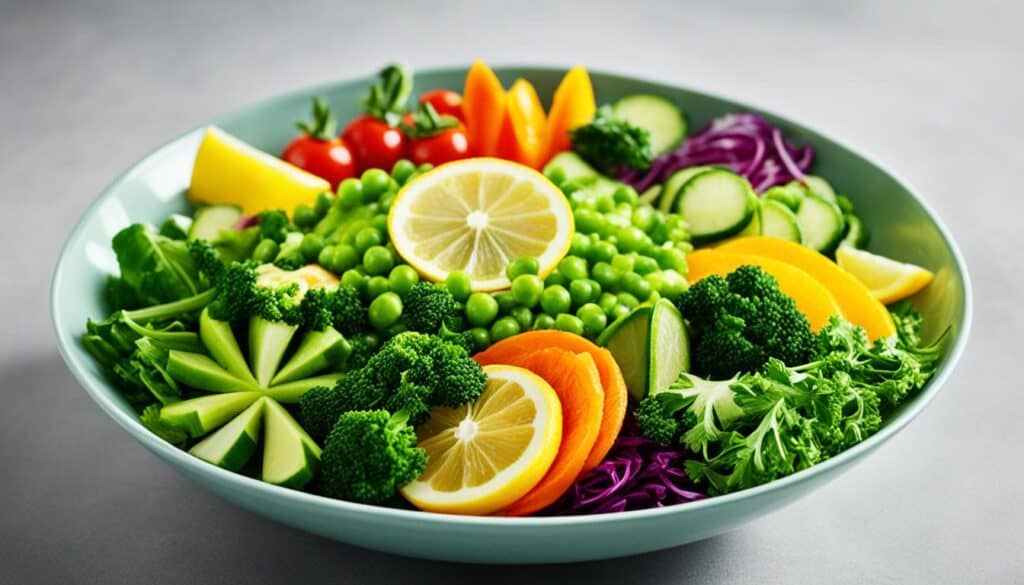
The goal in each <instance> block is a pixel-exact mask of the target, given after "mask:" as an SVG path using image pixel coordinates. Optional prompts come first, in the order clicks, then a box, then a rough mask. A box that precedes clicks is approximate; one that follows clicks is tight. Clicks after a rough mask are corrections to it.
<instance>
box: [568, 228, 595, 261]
mask: <svg viewBox="0 0 1024 585" xmlns="http://www.w3.org/2000/svg"><path fill="white" fill-rule="evenodd" d="M590 247H591V243H590V238H589V237H587V236H586V235H585V234H581V233H579V232H576V233H574V234H573V235H572V244H571V245H570V248H569V253H570V254H572V255H573V256H580V257H581V258H589V257H590Z"/></svg>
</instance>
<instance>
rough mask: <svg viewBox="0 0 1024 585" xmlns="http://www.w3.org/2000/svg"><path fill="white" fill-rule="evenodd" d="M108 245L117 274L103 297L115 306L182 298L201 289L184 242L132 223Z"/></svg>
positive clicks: (119, 307) (128, 306) (146, 226)
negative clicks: (115, 261)
mask: <svg viewBox="0 0 1024 585" xmlns="http://www.w3.org/2000/svg"><path fill="white" fill-rule="evenodd" d="M112 247H113V249H114V253H115V254H116V255H117V263H118V266H119V267H120V271H121V275H120V277H117V278H114V279H113V280H111V281H110V282H108V285H107V300H108V302H110V304H111V305H112V306H113V307H114V308H116V309H125V308H136V307H140V306H148V305H156V304H160V303H165V302H168V301H174V300H178V299H183V298H185V297H189V296H192V295H194V294H196V293H198V292H200V290H201V289H200V287H199V283H198V282H197V279H196V273H195V267H194V266H193V263H192V257H191V255H189V252H188V245H187V244H186V243H185V242H184V241H181V240H174V239H171V238H168V237H165V236H161V235H160V234H158V233H156V232H155V231H154V230H153V228H152V227H150V226H148V225H146V224H141V223H136V224H132V225H130V226H128V227H126V228H125V229H123V230H121V231H120V232H118V233H117V234H116V235H115V236H114V239H113V242H112ZM129 302H130V303H131V304H130V305H126V304H125V303H129Z"/></svg>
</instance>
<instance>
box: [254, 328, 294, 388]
mask: <svg viewBox="0 0 1024 585" xmlns="http://www.w3.org/2000/svg"><path fill="white" fill-rule="evenodd" d="M297 329H298V327H296V326H295V325H289V324H287V323H282V322H278V321H268V320H266V319H264V318H262V317H251V318H250V319H249V362H250V363H249V365H250V366H251V367H252V372H253V374H255V375H256V383H257V384H259V386H260V388H266V387H267V386H269V385H270V380H271V379H272V378H273V377H274V372H276V371H277V367H278V366H279V365H281V358H283V357H284V352H286V351H288V344H289V343H291V341H292V336H294V335H295V331H296V330H297Z"/></svg>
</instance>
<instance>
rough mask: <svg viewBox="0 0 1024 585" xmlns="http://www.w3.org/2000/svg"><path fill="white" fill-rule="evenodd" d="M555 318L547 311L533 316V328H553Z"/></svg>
mask: <svg viewBox="0 0 1024 585" xmlns="http://www.w3.org/2000/svg"><path fill="white" fill-rule="evenodd" d="M554 328H555V318H554V317H552V316H551V315H548V314H547V313H541V314H539V315H537V316H536V317H534V318H533V329H554Z"/></svg>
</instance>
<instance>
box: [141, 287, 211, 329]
mask: <svg viewBox="0 0 1024 585" xmlns="http://www.w3.org/2000/svg"><path fill="white" fill-rule="evenodd" d="M216 296H217V289H215V288H211V289H209V290H205V291H203V292H201V293H199V294H196V295H193V296H190V297H186V298H184V299H181V300H177V301H172V302H170V303H164V304H162V305H153V306H151V307H146V308H144V309H135V310H134V311H125V312H124V315H125V317H128V318H129V319H131V320H132V321H135V322H136V323H148V322H149V321H159V320H161V319H170V318H171V317H177V316H180V315H182V314H184V313H193V312H195V311H198V310H200V309H202V308H204V307H206V305H209V304H210V303H211V302H212V301H213V299H214V298H215V297H216Z"/></svg>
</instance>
